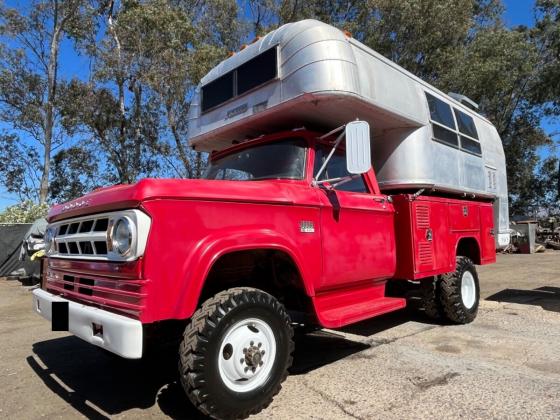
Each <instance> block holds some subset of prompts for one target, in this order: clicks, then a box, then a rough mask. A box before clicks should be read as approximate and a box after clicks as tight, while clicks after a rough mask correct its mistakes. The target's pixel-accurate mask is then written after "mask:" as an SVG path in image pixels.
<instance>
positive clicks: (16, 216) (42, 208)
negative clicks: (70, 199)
mask: <svg viewBox="0 0 560 420" xmlns="http://www.w3.org/2000/svg"><path fill="white" fill-rule="evenodd" d="M48 210H49V206H48V204H35V203H34V202H33V201H31V200H27V201H23V202H21V203H19V204H15V205H13V206H10V207H8V208H6V210H4V211H3V212H2V213H0V223H33V222H34V221H35V220H37V219H39V218H41V217H45V216H46V215H47V212H48Z"/></svg>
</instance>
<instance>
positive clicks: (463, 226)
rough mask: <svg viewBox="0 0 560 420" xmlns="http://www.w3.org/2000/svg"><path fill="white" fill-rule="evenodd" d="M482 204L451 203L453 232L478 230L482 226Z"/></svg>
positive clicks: (450, 222)
mask: <svg viewBox="0 0 560 420" xmlns="http://www.w3.org/2000/svg"><path fill="white" fill-rule="evenodd" d="M479 208H480V205H478V204H472V203H450V204H449V224H450V226H449V227H450V228H451V231H452V232H469V231H478V230H479V228H480V214H479Z"/></svg>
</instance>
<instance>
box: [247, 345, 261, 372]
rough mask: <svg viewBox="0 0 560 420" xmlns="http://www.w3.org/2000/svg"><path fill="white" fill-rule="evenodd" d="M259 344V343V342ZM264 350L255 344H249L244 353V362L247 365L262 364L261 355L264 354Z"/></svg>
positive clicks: (255, 365)
mask: <svg viewBox="0 0 560 420" xmlns="http://www.w3.org/2000/svg"><path fill="white" fill-rule="evenodd" d="M259 344H261V343H259ZM264 353H265V352H264V350H263V351H262V352H261V349H260V348H259V347H257V346H251V347H249V348H248V349H247V352H246V353H245V363H247V365H248V366H252V367H253V366H254V367H257V366H259V365H260V364H262V357H263V356H264Z"/></svg>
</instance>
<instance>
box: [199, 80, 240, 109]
mask: <svg viewBox="0 0 560 420" xmlns="http://www.w3.org/2000/svg"><path fill="white" fill-rule="evenodd" d="M231 98H233V72H229V73H228V74H225V75H223V76H222V77H220V78H218V79H216V80H214V81H213V82H210V83H208V84H207V85H206V86H204V87H203V88H202V112H204V111H206V110H208V109H210V108H214V107H215V106H217V105H220V104H221V103H222V102H225V101H227V100H228V99H231Z"/></svg>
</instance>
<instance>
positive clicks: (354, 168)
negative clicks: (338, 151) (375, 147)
mask: <svg viewBox="0 0 560 420" xmlns="http://www.w3.org/2000/svg"><path fill="white" fill-rule="evenodd" d="M370 168H371V150H370V138H369V124H368V123H367V122H366V121H352V122H351V123H348V124H346V169H347V170H348V172H349V173H351V174H363V173H366V172H367V171H369V169H370Z"/></svg>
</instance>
